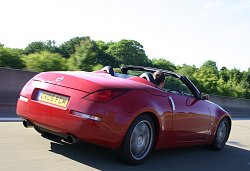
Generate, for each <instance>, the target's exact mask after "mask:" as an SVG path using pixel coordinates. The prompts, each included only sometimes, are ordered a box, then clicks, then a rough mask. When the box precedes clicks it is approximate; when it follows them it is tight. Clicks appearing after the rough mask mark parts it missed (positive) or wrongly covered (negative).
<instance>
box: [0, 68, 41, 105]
mask: <svg viewBox="0 0 250 171" xmlns="http://www.w3.org/2000/svg"><path fill="white" fill-rule="evenodd" d="M36 74H37V73H36V72H30V71H23V70H17V69H10V68H1V67H0V105H1V106H3V105H16V101H17V99H18V97H19V93H20V91H21V90H22V87H23V86H24V85H25V83H26V82H27V81H28V80H29V79H30V78H32V77H33V76H34V75H36Z"/></svg>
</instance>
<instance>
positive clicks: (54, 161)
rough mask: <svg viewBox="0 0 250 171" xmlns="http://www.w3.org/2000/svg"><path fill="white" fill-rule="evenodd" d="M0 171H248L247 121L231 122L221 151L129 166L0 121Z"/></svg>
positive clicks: (169, 154)
mask: <svg viewBox="0 0 250 171" xmlns="http://www.w3.org/2000/svg"><path fill="white" fill-rule="evenodd" d="M0 140H1V141H0V170H3V171H12V170H21V171H22V170H25V171H29V170H32V171H34V170H35V171H39V170H46V171H47V170H53V171H57V170H60V171H63V170H66V171H74V170H111V171H112V170H114V171H123V170H141V171H147V170H149V171H151V170H155V171H161V170H169V171H174V170H178V171H179V170H180V171H182V170H190V171H217V170H218V171H222V170H223V171H224V170H230V171H234V170H235V171H249V170H250V120H244V119H243V120H233V128H232V132H231V135H230V138H229V141H228V143H227V145H226V146H225V148H224V149H223V150H222V151H219V152H218V151H211V150H209V149H207V148H206V147H191V148H182V149H167V150H160V151H156V152H154V153H153V154H152V155H151V157H150V158H149V159H148V160H146V161H145V162H144V163H143V164H141V165H138V166H128V165H126V164H124V163H121V162H120V161H119V160H117V159H116V155H115V151H112V150H109V149H105V148H102V147H98V146H95V145H90V144H87V143H80V144H76V145H69V144H66V143H63V142H61V141H60V140H59V139H56V138H50V139H46V138H43V137H42V136H41V135H40V134H38V133H37V132H36V131H35V130H34V129H33V128H24V127H23V126H22V123H21V122H0Z"/></svg>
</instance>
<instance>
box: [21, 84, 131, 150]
mask: <svg viewBox="0 0 250 171" xmlns="http://www.w3.org/2000/svg"><path fill="white" fill-rule="evenodd" d="M24 90H25V89H24ZM24 90H23V91H22V92H21V96H23V97H25V98H27V99H28V100H27V101H24V100H23V99H20V98H19V99H18V103H17V108H16V113H17V115H19V116H20V117H21V118H23V119H26V120H29V121H30V122H32V123H33V124H34V125H37V126H38V127H41V128H44V129H46V130H50V131H51V132H54V133H56V134H59V135H72V136H74V137H76V138H77V139H79V140H82V141H86V142H89V143H92V144H97V145H101V146H104V147H107V148H112V149H117V148H119V147H120V145H121V143H122V141H123V138H124V136H125V134H126V131H127V129H128V126H129V124H130V122H131V120H132V119H131V118H129V117H128V116H129V115H127V114H126V113H122V112H124V111H122V110H121V109H119V108H118V107H114V106H112V105H107V104H102V103H96V102H93V101H88V100H83V99H82V97H83V96H84V93H83V92H80V91H77V90H72V89H70V90H69V89H67V91H66V90H65V88H63V87H56V89H54V90H56V92H55V93H59V92H64V94H65V95H68V96H70V97H71V98H70V101H69V104H68V105H67V107H66V108H62V107H58V106H54V105H51V104H48V103H44V102H39V101H37V100H34V98H31V97H32V96H34V95H33V94H32V93H31V94H29V93H27V92H25V91H24ZM29 90H30V89H29ZM31 92H34V91H33V90H32V91H31ZM72 111H77V112H81V113H85V114H88V115H91V116H97V117H99V118H101V121H94V120H90V119H86V118H81V117H79V116H76V115H74V114H72V113H73V112H72Z"/></svg>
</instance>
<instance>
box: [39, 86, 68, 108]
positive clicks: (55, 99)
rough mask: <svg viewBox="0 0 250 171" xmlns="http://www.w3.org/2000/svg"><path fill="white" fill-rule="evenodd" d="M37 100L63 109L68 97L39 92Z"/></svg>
mask: <svg viewBox="0 0 250 171" xmlns="http://www.w3.org/2000/svg"><path fill="white" fill-rule="evenodd" d="M37 100H38V101H42V102H46V103H49V104H53V105H57V106H60V107H64V108H65V107H66V106H67V104H68V102H69V97H66V96H62V95H58V94H55V93H50V92H47V91H42V90H40V91H39V92H38V96H37Z"/></svg>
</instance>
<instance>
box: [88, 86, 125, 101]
mask: <svg viewBox="0 0 250 171" xmlns="http://www.w3.org/2000/svg"><path fill="white" fill-rule="evenodd" d="M127 91H128V90H115V89H114V90H111V89H105V90H98V91H95V92H93V93H90V94H88V95H87V96H85V97H84V99H86V100H91V101H96V102H100V103H105V102H108V101H110V100H111V99H113V98H115V97H117V96H120V95H122V94H123V93H125V92H127Z"/></svg>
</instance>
